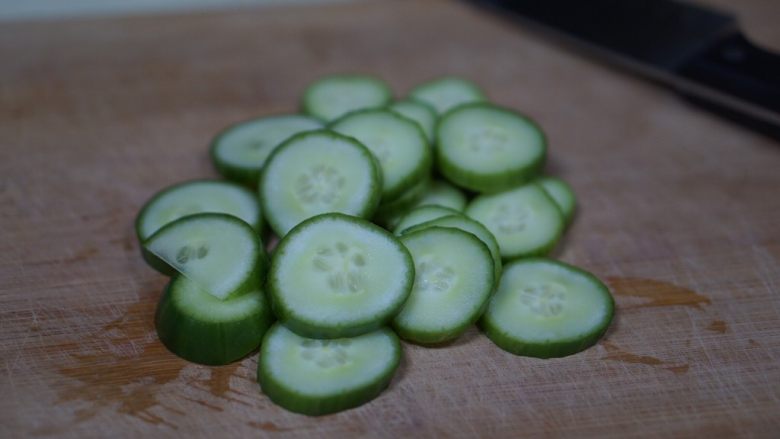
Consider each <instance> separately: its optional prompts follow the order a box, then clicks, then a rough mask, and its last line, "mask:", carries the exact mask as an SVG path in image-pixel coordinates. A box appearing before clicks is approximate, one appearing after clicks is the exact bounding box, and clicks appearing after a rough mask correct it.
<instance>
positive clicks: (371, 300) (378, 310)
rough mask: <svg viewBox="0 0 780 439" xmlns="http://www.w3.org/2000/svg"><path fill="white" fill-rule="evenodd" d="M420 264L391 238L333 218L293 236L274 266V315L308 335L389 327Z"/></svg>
mask: <svg viewBox="0 0 780 439" xmlns="http://www.w3.org/2000/svg"><path fill="white" fill-rule="evenodd" d="M413 281H414V264H413V263H412V258H411V256H410V255H409V252H408V251H407V250H406V248H405V247H404V246H403V245H402V244H401V243H400V242H399V241H398V240H397V239H396V238H395V237H394V236H393V235H392V234H390V233H389V232H387V231H385V230H383V229H381V228H380V227H378V226H376V225H374V224H372V223H370V222H368V221H365V220H362V219H360V218H356V217H350V216H347V215H343V214H337V213H331V214H323V215H318V216H316V217H313V218H310V219H308V220H306V221H304V222H302V223H301V224H299V225H298V226H296V227H295V228H293V229H292V230H291V231H290V233H288V234H287V235H286V236H285V237H284V238H283V239H282V240H281V241H280V242H279V245H278V246H277V248H276V250H275V251H274V255H273V258H272V260H271V268H270V271H269V278H268V289H269V293H270V295H271V302H272V305H273V309H274V313H275V314H276V316H277V318H278V319H279V320H280V321H282V322H283V323H284V324H285V326H287V327H288V328H290V329H292V330H293V331H295V332H297V333H299V334H301V335H303V336H307V337H314V338H337V337H351V336H355V335H360V334H363V333H366V332H369V331H372V330H374V329H377V328H379V327H381V326H383V325H384V324H385V323H387V322H388V321H389V320H390V319H391V318H392V316H393V315H395V314H396V313H397V312H398V310H399V309H400V308H401V306H402V305H403V303H404V302H405V301H406V299H407V297H408V296H409V293H410V291H411V288H412V284H413Z"/></svg>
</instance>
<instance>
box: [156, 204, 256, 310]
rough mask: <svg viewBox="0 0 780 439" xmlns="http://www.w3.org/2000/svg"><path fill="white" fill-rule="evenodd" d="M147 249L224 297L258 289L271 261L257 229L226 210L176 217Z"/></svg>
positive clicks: (219, 296)
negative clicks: (267, 256) (226, 212)
mask: <svg viewBox="0 0 780 439" xmlns="http://www.w3.org/2000/svg"><path fill="white" fill-rule="evenodd" d="M144 248H146V250H148V251H149V252H151V253H153V254H154V255H155V256H157V257H158V258H160V259H161V260H163V261H165V262H166V263H167V264H168V265H170V266H171V267H173V268H174V269H175V270H176V271H178V272H179V273H181V274H182V275H184V276H185V277H187V278H189V279H190V280H192V281H193V282H195V283H197V284H198V285H200V287H201V288H203V289H204V290H205V291H206V292H207V293H209V294H211V295H212V296H214V297H216V298H217V299H220V300H225V299H227V298H229V297H235V296H239V295H241V294H243V293H246V292H248V291H253V290H256V289H258V288H259V287H260V286H261V285H262V283H263V280H264V275H265V268H266V267H267V264H268V263H267V259H266V255H265V251H264V249H263V247H262V245H261V243H260V237H259V236H258V234H257V232H256V231H255V230H253V229H252V228H251V227H250V226H249V224H247V223H245V222H244V221H242V220H240V219H238V218H236V217H234V216H231V215H226V214H223V213H200V214H197V215H190V216H186V217H184V218H181V219H178V220H176V221H174V222H172V223H170V224H168V225H166V226H165V227H163V228H161V229H160V230H158V231H157V232H156V233H155V234H154V235H152V236H151V237H149V239H148V240H146V242H145V243H144Z"/></svg>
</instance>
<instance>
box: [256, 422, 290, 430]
mask: <svg viewBox="0 0 780 439" xmlns="http://www.w3.org/2000/svg"><path fill="white" fill-rule="evenodd" d="M247 424H248V425H249V426H250V427H255V428H259V429H261V430H265V431H274V432H278V431H289V430H290V429H289V428H283V427H280V426H278V425H276V424H274V423H273V422H255V421H251V422H248V423H247Z"/></svg>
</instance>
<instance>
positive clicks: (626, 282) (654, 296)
mask: <svg viewBox="0 0 780 439" xmlns="http://www.w3.org/2000/svg"><path fill="white" fill-rule="evenodd" d="M606 280H607V283H608V284H609V286H610V287H611V290H612V292H613V293H615V294H616V295H618V296H631V297H639V298H642V299H646V301H645V302H642V303H640V304H635V305H631V304H629V305H622V306H621V308H624V309H628V308H645V307H657V306H689V307H692V308H696V309H701V307H702V305H709V304H710V303H711V301H710V299H709V298H708V297H706V296H703V295H701V294H699V293H697V292H695V291H693V290H690V289H688V288H684V287H681V286H678V285H675V284H672V283H669V282H663V281H659V280H654V279H643V278H633V277H608V278H607V279H606Z"/></svg>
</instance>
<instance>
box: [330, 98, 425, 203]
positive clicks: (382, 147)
mask: <svg viewBox="0 0 780 439" xmlns="http://www.w3.org/2000/svg"><path fill="white" fill-rule="evenodd" d="M330 128H331V129H332V130H334V131H336V132H339V133H341V134H343V135H345V136H351V137H354V138H355V139H357V140H358V141H360V142H361V143H362V144H363V145H365V146H366V148H368V149H369V150H370V151H371V153H372V154H373V155H374V157H376V159H377V161H378V162H379V166H380V168H381V170H382V203H389V202H392V201H395V200H397V199H398V198H399V197H400V196H402V195H403V194H404V193H406V192H407V191H408V190H409V189H411V188H412V187H414V186H415V185H417V184H418V183H420V181H422V180H423V179H424V178H426V177H427V176H428V175H430V171H431V167H432V166H433V153H432V151H431V148H430V146H429V145H428V140H427V139H426V137H425V133H423V131H422V129H421V128H420V127H419V125H417V124H416V123H415V122H413V121H411V120H409V119H407V118H405V117H403V116H401V115H399V114H397V113H395V112H393V111H390V110H385V109H374V110H360V111H354V112H352V113H349V114H346V115H345V116H343V117H341V118H340V119H338V120H336V121H334V122H333V123H332V124H331V125H330Z"/></svg>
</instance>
